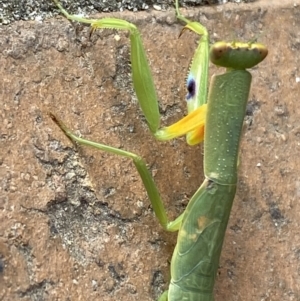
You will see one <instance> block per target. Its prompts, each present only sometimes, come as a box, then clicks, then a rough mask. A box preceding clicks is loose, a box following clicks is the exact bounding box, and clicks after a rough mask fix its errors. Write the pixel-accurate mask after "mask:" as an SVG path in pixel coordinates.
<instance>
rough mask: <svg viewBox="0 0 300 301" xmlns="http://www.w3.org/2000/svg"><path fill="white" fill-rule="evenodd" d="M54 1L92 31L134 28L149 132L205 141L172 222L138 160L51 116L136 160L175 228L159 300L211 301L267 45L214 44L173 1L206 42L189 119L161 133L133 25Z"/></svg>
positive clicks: (193, 72) (194, 76)
mask: <svg viewBox="0 0 300 301" xmlns="http://www.w3.org/2000/svg"><path fill="white" fill-rule="evenodd" d="M54 2H55V3H56V5H57V6H58V8H59V9H60V11H61V12H62V13H63V14H64V15H65V17H66V18H68V19H69V20H71V21H77V22H81V23H87V24H90V25H91V27H92V29H93V30H95V29H98V28H105V29H106V28H113V29H117V30H126V31H129V33H130V43H131V64H132V78H133V84H134V90H135V93H136V95H137V98H138V101H139V104H140V106H141V109H142V111H143V114H144V115H145V117H146V120H147V123H148V125H149V129H150V131H151V132H152V133H153V135H154V136H155V137H156V138H157V139H159V140H169V139H173V138H175V137H178V136H182V135H186V139H187V142H188V144H190V145H194V144H197V143H200V142H202V141H203V140H204V175H205V180H204V182H203V183H202V185H201V186H200V187H199V189H198V190H197V191H196V193H195V194H194V195H193V197H192V198H191V200H190V201H189V203H188V205H187V207H186V209H185V211H184V212H183V213H182V214H181V215H180V216H179V217H178V218H177V219H175V220H174V221H169V220H168V218H167V214H166V211H165V208H164V205H163V202H162V200H161V197H160V194H159V192H158V189H157V187H156V185H155V183H154V180H153V178H152V176H151V174H150V172H149V170H148V169H147V167H146V164H145V162H144V160H143V159H142V158H141V157H139V156H138V155H136V154H134V153H131V152H128V151H125V150H122V149H118V148H114V147H111V146H108V145H105V144H100V143H96V142H93V141H90V140H86V139H83V138H81V137H79V136H76V135H75V134H74V133H72V132H71V131H70V130H69V129H68V128H67V126H66V125H64V123H63V122H62V121H60V120H59V119H58V118H56V117H55V115H53V114H51V113H50V117H51V118H52V119H53V121H54V122H55V123H56V124H57V125H58V126H59V127H60V128H61V130H62V131H63V132H64V133H65V134H66V135H67V137H69V138H70V139H71V140H72V141H73V142H77V143H79V144H83V145H87V146H92V147H95V148H97V149H99V150H102V151H105V152H109V153H112V154H115V155H119V156H123V157H127V158H130V159H132V161H133V163H134V165H135V167H136V169H137V171H138V173H139V175H140V177H141V179H142V181H143V184H144V186H145V188H146V191H147V194H148V197H149V199H150V201H151V204H152V207H153V210H154V212H155V215H156V217H157V218H158V220H159V222H160V224H161V226H162V227H163V228H164V229H166V230H168V231H178V238H177V244H176V247H175V250H174V253H173V256H172V261H171V281H170V285H169V289H168V291H166V292H164V293H163V295H162V296H161V297H160V298H159V301H165V300H168V301H184V300H186V301H196V300H198V301H199V300H201V301H212V300H214V297H213V287H214V283H215V277H216V273H217V269H218V265H219V258H220V253H221V249H222V244H223V240H224V235H225V231H226V227H227V223H228V219H229V215H230V210H231V206H232V203H233V199H234V196H235V192H236V185H237V165H238V152H239V144H240V137H241V132H242V126H243V119H244V116H245V111H246V105H247V100H248V95H249V90H250V85H251V74H250V73H249V72H248V71H247V70H246V69H248V68H252V67H254V66H255V65H257V64H258V63H260V62H261V61H262V60H264V58H265V57H266V56H267V54H268V50H267V48H266V47H265V46H264V45H262V44H258V43H254V42H249V43H238V42H231V43H225V42H217V43H215V44H214V45H212V46H209V34H208V32H207V30H206V28H205V27H204V26H203V25H202V24H200V23H198V22H193V21H190V20H188V19H186V18H185V17H183V16H182V15H181V14H180V11H179V5H178V0H176V2H175V7H176V15H177V18H178V19H179V20H181V21H183V22H184V23H185V24H186V25H185V27H184V28H183V30H182V32H183V31H184V30H191V31H193V32H195V33H196V34H198V35H200V36H201V39H200V41H199V44H198V47H197V49H196V52H195V54H194V57H193V60H192V64H191V66H190V71H189V74H188V77H187V91H188V93H187V96H186V101H187V111H188V114H187V116H185V117H184V118H182V119H181V120H179V121H178V122H176V123H175V124H173V125H171V126H168V127H163V128H160V126H159V123H160V115H159V110H158V100H157V97H156V92H155V87H154V83H153V79H152V76H151V72H150V68H149V65H148V62H147V58H146V54H145V50H144V47H143V44H142V41H141V37H140V33H139V31H138V29H137V28H136V26H135V25H134V24H132V23H129V22H127V21H125V20H121V19H115V18H102V19H86V18H82V17H79V16H76V15H70V14H69V13H68V12H67V11H66V10H65V9H64V8H63V7H62V6H61V4H60V3H59V2H58V1H57V0H54ZM209 60H210V61H211V62H212V63H213V64H215V65H217V66H221V67H225V68H226V72H225V73H224V74H220V75H214V76H213V77H212V80H211V83H210V88H209V90H208V65H209Z"/></svg>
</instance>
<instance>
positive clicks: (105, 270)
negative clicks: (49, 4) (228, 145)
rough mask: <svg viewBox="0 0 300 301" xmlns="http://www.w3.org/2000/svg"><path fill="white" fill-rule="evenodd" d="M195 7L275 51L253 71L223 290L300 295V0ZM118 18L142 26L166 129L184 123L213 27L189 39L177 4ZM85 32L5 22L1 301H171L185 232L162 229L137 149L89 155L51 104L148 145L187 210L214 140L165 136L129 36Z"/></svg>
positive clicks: (222, 33)
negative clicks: (163, 299)
mask: <svg viewBox="0 0 300 301" xmlns="http://www.w3.org/2000/svg"><path fill="white" fill-rule="evenodd" d="M183 13H184V15H186V16H189V17H190V18H193V19H195V20H199V21H201V22H202V23H203V24H204V25H205V26H207V27H208V29H209V32H210V33H211V36H212V40H213V41H216V40H219V39H229V40H231V39H243V40H250V39H251V38H253V37H257V36H258V38H259V40H260V41H261V42H263V43H265V44H266V45H268V47H269V56H268V58H267V59H266V60H265V61H264V62H263V63H261V64H260V65H259V66H258V67H257V68H254V69H253V70H252V71H251V72H252V74H253V85H252V89H251V92H250V99H249V108H248V111H247V118H246V126H245V134H244V137H243V141H242V145H241V157H240V177H239V186H238V192H237V196H236V199H235V202H234V206H233V210H232V215H231V219H230V222H229V226H228V229H227V234H226V239H225V243H224V249H223V253H222V257H221V262H220V269H219V275H218V277H217V280H216V288H215V296H216V301H221V300H247V301H252V300H253V301H254V300H272V301H279V300H280V301H282V300H300V289H299V287H300V280H299V273H300V272H299V271H300V263H299V258H300V235H299V215H300V205H299V199H300V180H299V172H300V159H299V151H300V121H299V120H300V110H299V108H298V106H299V105H298V100H299V95H300V56H299V51H300V1H299V0H297V1H272V2H270V1H257V2H255V3H252V4H243V5H233V4H231V5H230V4H228V5H224V6H221V7H211V8H207V9H206V8H201V9H193V10H190V11H184V10H183ZM118 16H120V17H122V18H126V19H128V20H130V21H132V22H134V23H136V24H137V25H138V26H139V28H140V30H141V33H142V37H143V41H144V44H145V47H146V49H147V55H148V57H149V60H150V64H151V68H152V71H153V74H154V79H155V84H156V87H157V91H158V96H159V99H160V109H161V113H162V124H170V123H172V122H174V121H176V120H178V119H179V118H180V117H182V116H183V115H184V114H185V112H186V111H185V101H184V97H185V93H186V92H185V87H184V79H185V74H186V72H187V69H188V64H189V60H190V58H191V56H192V53H193V51H194V49H195V47H196V41H197V40H198V37H195V35H194V34H192V33H186V34H184V35H183V36H182V37H181V38H180V39H177V37H178V33H179V32H180V30H181V27H182V26H181V25H180V24H179V23H178V22H177V21H176V20H175V18H174V12H173V11H169V12H164V13H161V12H155V11H152V12H144V13H137V14H133V13H124V14H120V15H118ZM76 28H77V30H75V29H74V27H73V26H72V25H71V24H70V23H69V22H68V21H66V20H65V19H64V18H62V17H61V18H56V19H48V20H47V21H44V22H43V23H40V22H33V21H31V22H24V21H20V22H18V23H14V24H12V25H10V26H2V27H1V28H0V44H1V48H0V49H1V50H0V51H1V56H0V66H1V68H0V70H1V78H2V80H1V89H0V93H1V98H0V101H1V107H0V116H1V123H0V133H1V136H0V138H1V142H0V181H1V182H0V189H1V195H0V209H1V211H0V221H1V222H0V298H1V299H2V300H89V299H90V300H102V301H112V300H122V301H127V300H156V299H157V297H158V296H159V294H161V293H162V291H163V290H164V289H166V288H167V285H168V281H169V261H170V258H171V254H172V250H173V248H174V245H175V241H176V234H169V233H165V232H164V231H163V230H162V228H161V227H160V226H159V225H158V223H157V221H156V219H155V217H154V216H153V213H152V210H151V208H150V206H149V201H148V199H147V196H146V193H145V190H144V189H143V186H142V184H141V181H140V179H139V177H138V174H137V172H136V171H135V169H134V166H133V164H132V162H131V161H130V160H127V159H123V158H119V157H116V156H112V155H109V154H105V153H102V152H99V151H95V150H92V149H88V148H80V149H78V150H76V149H75V147H74V146H73V145H72V144H71V143H70V141H68V139H67V138H66V137H65V136H64V135H63V134H62V133H61V131H60V130H59V129H58V128H57V126H56V125H55V124H53V122H52V121H51V120H50V118H49V117H48V116H47V112H49V111H51V112H53V113H55V114H57V115H58V116H59V117H60V118H62V119H63V120H64V121H65V123H66V124H68V125H69V126H70V127H71V128H72V129H74V130H75V131H76V132H77V133H81V134H82V135H83V136H84V137H86V138H89V139H93V140H96V141H101V142H105V143H107V144H109V145H113V146H116V147H121V148H123V149H126V150H130V151H132V152H136V153H138V154H140V155H142V156H143V157H144V158H145V160H146V161H147V162H148V164H149V168H150V170H151V172H152V174H153V176H154V178H155V181H156V182H157V183H158V186H159V189H160V191H161V192H162V196H163V199H164V200H165V204H166V207H167V209H168V212H169V213H170V217H172V218H174V217H176V216H178V215H179V214H180V212H182V210H183V209H184V206H185V205H186V203H187V202H188V200H189V199H190V197H191V196H192V195H193V193H194V192H195V191H196V189H197V188H198V186H199V185H200V183H201V181H202V179H203V174H202V149H201V147H194V148H192V147H189V146H187V145H186V143H185V141H184V139H177V140H174V141H172V142H166V143H160V142H156V141H155V140H154V138H153V137H152V136H151V135H150V134H149V131H148V129H147V126H146V124H145V120H144V118H143V116H142V114H141V112H140V110H139V108H138V106H137V104H136V98H135V96H134V93H133V90H132V84H131V78H130V72H131V70H130V61H129V46H128V35H127V34H126V33H117V32H116V31H97V32H95V33H94V34H93V35H92V37H91V39H90V40H89V30H88V28H86V27H82V26H76ZM261 31H263V33H262V34H258V33H260V32H261ZM211 70H212V72H223V70H221V69H220V70H217V69H216V68H212V69H211Z"/></svg>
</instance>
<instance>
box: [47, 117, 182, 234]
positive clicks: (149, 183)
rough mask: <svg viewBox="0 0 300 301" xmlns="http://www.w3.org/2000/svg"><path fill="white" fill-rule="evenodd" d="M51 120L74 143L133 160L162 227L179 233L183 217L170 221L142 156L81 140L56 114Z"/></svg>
mask: <svg viewBox="0 0 300 301" xmlns="http://www.w3.org/2000/svg"><path fill="white" fill-rule="evenodd" d="M49 116H50V118H51V119H52V120H53V121H54V122H55V123H56V124H57V125H58V126H59V128H60V129H61V130H62V131H63V132H64V134H65V135H66V136H67V137H68V138H69V139H70V140H71V141H72V142H73V143H78V144H81V145H86V146H90V147H94V148H96V149H99V150H102V151H105V152H108V153H111V154H115V155H118V156H122V157H126V158H129V159H132V161H133V163H134V165H135V167H136V169H137V171H138V173H139V175H140V177H141V179H142V181H143V184H144V186H145V188H146V191H147V194H148V197H149V199H150V202H151V205H152V207H153V210H154V213H155V215H156V217H157V219H158V221H159V223H160V224H161V226H162V227H163V228H164V229H165V230H167V231H170V232H174V231H178V229H179V227H180V224H181V221H182V216H183V214H181V215H180V216H179V217H178V218H177V219H175V220H174V221H168V217H167V213H166V210H165V207H164V204H163V202H162V199H161V197H160V194H159V191H158V189H157V187H156V184H155V182H154V180H153V177H152V176H151V173H150V172H149V170H148V169H147V166H146V163H145V161H144V160H143V158H141V157H140V156H138V155H136V154H134V153H131V152H128V151H124V150H121V149H118V148H115V147H111V146H108V145H106V144H101V143H97V142H94V141H91V140H87V139H84V138H81V137H79V136H77V135H75V134H74V133H73V132H72V131H70V130H69V129H68V127H67V126H66V125H65V124H64V123H63V122H62V121H61V120H59V119H58V118H57V117H56V116H55V115H54V114H52V113H49Z"/></svg>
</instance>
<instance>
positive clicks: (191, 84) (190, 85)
mask: <svg viewBox="0 0 300 301" xmlns="http://www.w3.org/2000/svg"><path fill="white" fill-rule="evenodd" d="M186 89H187V91H188V93H187V95H186V100H187V101H188V100H190V99H191V98H194V97H195V94H196V81H195V79H194V77H193V76H192V75H191V74H189V76H188V78H187V81H186Z"/></svg>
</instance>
